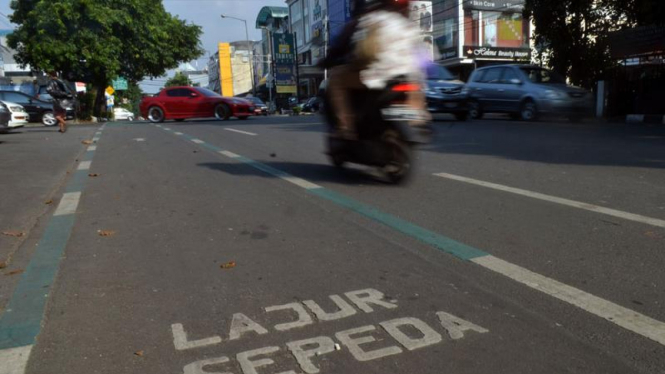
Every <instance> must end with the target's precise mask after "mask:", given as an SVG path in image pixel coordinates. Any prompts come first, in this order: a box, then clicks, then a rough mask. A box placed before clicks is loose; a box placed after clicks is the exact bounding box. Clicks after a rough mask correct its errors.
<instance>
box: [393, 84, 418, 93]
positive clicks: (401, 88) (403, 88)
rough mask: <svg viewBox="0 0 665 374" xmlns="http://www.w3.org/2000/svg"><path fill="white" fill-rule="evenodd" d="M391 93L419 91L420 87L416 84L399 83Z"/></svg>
mask: <svg viewBox="0 0 665 374" xmlns="http://www.w3.org/2000/svg"><path fill="white" fill-rule="evenodd" d="M392 91H393V92H414V91H420V85H419V84H416V83H400V84H397V85H395V86H393V88H392Z"/></svg>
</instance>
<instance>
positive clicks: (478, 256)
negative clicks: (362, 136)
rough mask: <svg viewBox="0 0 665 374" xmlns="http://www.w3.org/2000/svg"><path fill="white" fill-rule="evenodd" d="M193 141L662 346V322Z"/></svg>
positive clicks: (664, 328)
mask: <svg viewBox="0 0 665 374" xmlns="http://www.w3.org/2000/svg"><path fill="white" fill-rule="evenodd" d="M185 136H186V137H187V138H189V139H190V140H194V139H195V138H191V137H189V136H188V135H185ZM196 140H199V141H201V143H200V144H202V145H205V146H206V148H208V149H211V150H214V151H215V152H216V153H218V154H220V155H223V156H226V157H229V158H232V159H235V160H238V161H241V162H243V163H245V164H248V165H249V166H252V167H254V168H256V169H258V170H261V171H264V172H266V173H267V174H270V175H272V176H275V177H278V178H280V179H282V180H285V181H287V182H290V183H292V184H295V185H297V186H299V187H301V188H304V189H305V190H307V191H308V192H310V193H312V194H314V195H316V196H318V197H321V198H324V199H326V200H329V201H331V202H333V203H336V204H337V205H340V206H343V207H345V208H347V209H349V210H352V211H354V212H356V213H358V214H361V215H363V216H365V217H367V218H370V219H372V220H374V221H377V222H380V223H382V224H384V225H386V226H388V227H390V228H393V229H395V230H397V231H399V232H402V233H403V234H406V235H407V236H411V237H413V238H416V239H418V240H420V241H423V242H425V243H427V244H429V245H430V246H432V247H434V248H436V249H438V250H440V251H442V252H446V253H449V254H451V255H453V256H455V257H457V258H458V259H461V260H464V261H469V262H473V263H474V264H476V265H479V266H481V267H483V268H485V269H488V270H492V271H493V272H495V273H497V274H500V275H503V276H505V277H507V278H510V279H512V280H513V281H516V282H518V283H521V284H523V285H525V286H528V287H530V288H532V289H534V290H537V291H540V292H542V293H544V294H546V295H548V296H551V297H554V298H556V299H558V300H561V301H564V302H566V303H568V304H570V305H572V306H574V307H576V308H579V309H581V310H584V311H586V312H588V313H591V314H593V315H595V316H597V317H600V318H603V319H605V320H606V321H608V322H611V323H613V324H615V325H617V326H619V327H622V328H624V329H626V330H629V331H632V332H634V333H636V334H639V335H641V336H643V337H646V338H648V339H650V340H653V341H655V342H657V343H659V344H661V345H665V323H663V322H661V321H658V320H655V319H653V318H651V317H648V316H646V315H643V314H641V313H638V312H636V311H634V310H631V309H628V308H625V307H622V306H620V305H618V304H615V303H612V302H610V301H607V300H604V299H602V298H599V297H597V296H595V295H592V294H589V293H587V292H584V291H582V290H579V289H577V288H575V287H571V286H568V285H566V284H564V283H561V282H559V281H556V280H554V279H551V278H547V277H545V276H542V275H540V274H537V273H534V272H532V271H530V270H528V269H525V268H522V267H520V266H518V265H515V264H512V263H509V262H507V261H504V260H501V259H500V258H497V257H494V256H492V255H491V254H489V253H487V252H484V251H482V250H479V249H476V248H473V247H471V246H468V245H466V244H463V243H460V242H457V241H455V240H453V239H450V238H448V237H445V236H443V235H440V234H437V233H435V232H432V231H429V230H427V229H425V228H422V227H420V226H417V225H415V224H412V223H410V222H408V221H404V220H402V219H400V218H398V217H395V216H392V215H390V214H387V213H383V212H381V211H379V210H378V209H375V208H373V207H371V206H368V205H365V204H363V203H361V202H358V201H355V200H353V199H351V198H348V197H346V196H344V195H341V194H338V193H336V192H334V191H332V190H329V189H326V188H324V187H321V186H319V185H316V184H314V183H311V182H308V181H306V180H304V179H301V178H298V177H295V176H292V175H290V174H288V173H285V172H283V171H281V170H277V169H275V168H273V167H271V166H269V165H266V164H263V163H261V162H258V161H254V160H252V159H249V158H246V157H244V156H241V155H238V154H236V153H233V152H230V151H226V150H223V149H221V148H219V147H216V146H214V145H211V144H208V143H205V142H203V141H202V140H200V139H196Z"/></svg>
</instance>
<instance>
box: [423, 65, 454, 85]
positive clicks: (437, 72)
mask: <svg viewBox="0 0 665 374" xmlns="http://www.w3.org/2000/svg"><path fill="white" fill-rule="evenodd" d="M427 79H428V80H437V81H438V80H444V81H449V80H453V79H455V77H453V75H452V74H450V72H449V71H448V69H446V68H444V67H443V66H441V65H437V64H430V65H429V66H427Z"/></svg>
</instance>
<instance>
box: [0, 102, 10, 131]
mask: <svg viewBox="0 0 665 374" xmlns="http://www.w3.org/2000/svg"><path fill="white" fill-rule="evenodd" d="M11 118H12V113H11V112H10V111H9V108H7V106H6V105H5V104H3V103H0V133H3V132H7V131H9V120H10V119H11Z"/></svg>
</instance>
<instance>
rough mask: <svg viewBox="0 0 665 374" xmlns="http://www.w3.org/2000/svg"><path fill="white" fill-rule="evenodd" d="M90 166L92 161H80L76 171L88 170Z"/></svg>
mask: <svg viewBox="0 0 665 374" xmlns="http://www.w3.org/2000/svg"><path fill="white" fill-rule="evenodd" d="M90 164H92V161H81V163H80V164H79V167H78V170H88V169H90Z"/></svg>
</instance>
